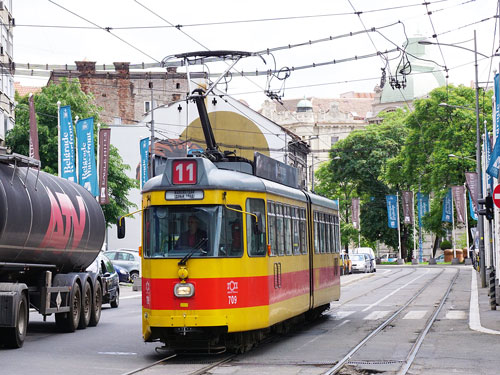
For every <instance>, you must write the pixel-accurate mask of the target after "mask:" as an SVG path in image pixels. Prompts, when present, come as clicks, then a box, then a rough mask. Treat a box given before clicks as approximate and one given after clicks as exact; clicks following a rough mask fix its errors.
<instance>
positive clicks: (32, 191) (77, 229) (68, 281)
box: [0, 151, 105, 348]
mask: <svg viewBox="0 0 500 375" xmlns="http://www.w3.org/2000/svg"><path fill="white" fill-rule="evenodd" d="M104 231H105V221H104V215H103V213H102V210H101V207H100V205H99V204H98V203H97V201H96V200H95V198H94V197H93V196H92V195H91V194H90V193H89V192H88V191H87V190H86V189H84V188H83V187H82V186H80V185H77V184H75V183H73V182H70V181H68V180H65V179H62V178H59V177H56V176H53V175H50V174H48V173H45V172H42V171H40V162H39V161H38V160H36V159H32V158H28V157H26V156H23V155H18V154H6V153H5V152H1V151H0V344H3V345H4V346H6V347H10V348H19V347H21V346H22V345H23V342H24V339H25V337H26V330H27V326H28V320H29V308H30V307H32V308H35V309H36V310H37V311H38V312H39V313H40V314H42V315H43V317H44V320H45V319H46V317H47V316H49V315H51V314H55V321H56V326H57V328H58V329H59V330H61V331H64V332H73V331H75V330H76V329H84V328H86V327H87V326H95V325H97V323H98V321H99V318H100V315H101V303H102V281H101V279H100V276H99V275H97V274H95V273H93V272H86V271H85V269H86V268H87V267H88V266H89V265H90V264H91V263H92V262H93V260H94V259H95V258H96V257H97V255H98V253H99V251H100V250H101V247H102V244H103V241H104Z"/></svg>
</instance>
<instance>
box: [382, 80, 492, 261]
mask: <svg viewBox="0 0 500 375" xmlns="http://www.w3.org/2000/svg"><path fill="white" fill-rule="evenodd" d="M491 96H492V92H486V93H483V94H482V97H481V124H483V121H486V122H487V127H488V129H490V130H491ZM441 103H447V104H450V105H452V106H460V107H464V108H450V107H446V106H442V105H440V104H441ZM414 106H415V109H414V111H413V112H412V113H411V114H410V115H409V116H408V117H407V118H406V120H405V124H406V126H407V127H408V132H409V133H408V136H407V138H406V141H405V143H404V146H403V148H402V150H401V152H400V154H399V155H398V156H396V157H395V158H393V159H391V160H390V161H388V163H387V169H386V178H387V180H388V181H390V182H391V183H392V184H394V185H400V186H402V185H406V186H407V187H408V188H411V189H412V190H413V191H417V190H419V191H421V192H424V193H431V192H432V195H433V200H432V202H431V209H430V213H429V214H428V215H426V217H425V218H424V220H423V224H424V228H425V229H426V230H428V231H430V232H432V233H434V234H435V235H436V238H435V241H434V254H435V250H436V249H437V248H438V246H439V241H440V238H441V237H442V236H444V235H445V233H446V230H447V229H450V228H451V226H450V224H449V223H443V222H442V221H441V213H442V200H443V198H444V196H445V195H446V192H447V190H448V188H449V187H450V186H451V185H462V184H463V183H464V182H465V172H466V171H475V170H476V164H475V161H474V160H470V159H465V158H464V157H470V156H472V158H473V159H474V158H475V157H474V155H475V151H476V115H475V110H474V108H475V92H474V89H472V88H468V87H465V86H458V87H455V86H448V87H440V88H437V89H434V90H433V91H431V92H430V93H429V96H428V98H425V99H419V100H415V102H414ZM450 154H454V155H457V156H458V157H450V156H449V155H450ZM469 220H470V221H469V223H470V224H471V225H474V222H472V223H471V220H472V219H471V218H470V217H469Z"/></svg>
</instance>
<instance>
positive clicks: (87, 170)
mask: <svg viewBox="0 0 500 375" xmlns="http://www.w3.org/2000/svg"><path fill="white" fill-rule="evenodd" d="M76 139H77V152H78V182H79V184H80V185H82V186H83V187H84V188H85V189H87V190H88V191H89V192H90V193H91V194H92V195H93V196H94V197H97V196H98V195H99V189H98V187H97V168H96V163H95V152H94V149H95V147H94V119H93V118H87V119H83V120H78V122H77V123H76Z"/></svg>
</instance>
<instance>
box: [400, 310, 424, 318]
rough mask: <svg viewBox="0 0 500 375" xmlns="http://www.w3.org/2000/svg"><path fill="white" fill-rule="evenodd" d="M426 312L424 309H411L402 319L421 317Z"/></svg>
mask: <svg viewBox="0 0 500 375" xmlns="http://www.w3.org/2000/svg"><path fill="white" fill-rule="evenodd" d="M426 314H427V311H426V310H411V311H408V313H407V314H406V315H405V316H404V317H403V319H412V320H414V319H423V318H424V317H425V315H426Z"/></svg>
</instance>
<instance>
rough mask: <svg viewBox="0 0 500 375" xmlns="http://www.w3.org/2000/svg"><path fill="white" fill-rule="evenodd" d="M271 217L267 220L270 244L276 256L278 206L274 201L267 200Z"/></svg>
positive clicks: (272, 253) (272, 252)
mask: <svg viewBox="0 0 500 375" xmlns="http://www.w3.org/2000/svg"><path fill="white" fill-rule="evenodd" d="M267 207H268V212H269V217H268V221H267V225H268V226H269V228H268V233H269V244H270V245H271V255H274V256H276V255H277V254H278V251H277V248H276V208H275V207H276V206H275V204H274V202H271V201H268V202H267Z"/></svg>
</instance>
